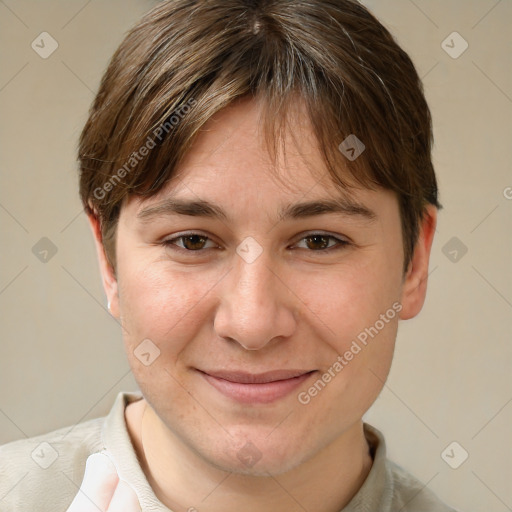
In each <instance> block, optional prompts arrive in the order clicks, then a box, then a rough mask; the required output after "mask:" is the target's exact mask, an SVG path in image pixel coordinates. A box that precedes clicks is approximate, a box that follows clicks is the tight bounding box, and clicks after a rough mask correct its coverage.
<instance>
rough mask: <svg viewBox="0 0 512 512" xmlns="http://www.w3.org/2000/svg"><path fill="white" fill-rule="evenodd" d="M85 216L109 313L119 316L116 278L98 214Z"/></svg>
mask: <svg viewBox="0 0 512 512" xmlns="http://www.w3.org/2000/svg"><path fill="white" fill-rule="evenodd" d="M87 218H88V220H89V225H90V226H91V230H92V234H93V237H94V243H95V245H96V253H97V255H98V262H99V265H100V273H101V278H102V281H103V289H104V290H105V294H106V296H107V300H108V302H109V304H110V313H111V314H112V316H114V317H115V318H119V295H118V288H117V278H116V275H115V271H114V269H113V268H112V265H111V264H110V263H109V261H108V259H107V255H106V254H105V248H104V247H103V238H102V235H101V227H100V221H99V218H98V216H97V215H96V214H95V213H88V214H87Z"/></svg>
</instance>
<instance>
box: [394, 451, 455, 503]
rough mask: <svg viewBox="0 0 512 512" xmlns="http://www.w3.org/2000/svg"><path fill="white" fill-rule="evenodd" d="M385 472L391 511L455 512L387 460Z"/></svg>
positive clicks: (424, 485) (404, 471)
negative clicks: (388, 484) (390, 494)
mask: <svg viewBox="0 0 512 512" xmlns="http://www.w3.org/2000/svg"><path fill="white" fill-rule="evenodd" d="M386 470H387V473H388V475H389V482H390V484H391V486H392V507H391V510H400V511H402V512H457V511H456V510H455V509H454V508H451V507H449V506H448V505H446V504H445V503H443V502H442V501H441V500H440V499H439V498H438V497H437V496H436V495H435V494H434V493H433V492H432V491H431V490H430V489H429V488H428V487H427V485H426V484H424V483H422V482H420V481H419V480H418V479H417V478H415V477H414V476H413V475H411V474H410V473H409V472H408V471H406V470H405V469H404V468H402V467H401V466H399V465H398V464H396V463H395V462H393V461H391V460H389V459H387V460H386Z"/></svg>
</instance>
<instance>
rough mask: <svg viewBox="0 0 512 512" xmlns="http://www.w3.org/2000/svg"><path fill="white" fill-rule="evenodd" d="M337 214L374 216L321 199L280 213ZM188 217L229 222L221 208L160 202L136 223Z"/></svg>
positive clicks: (349, 203)
mask: <svg viewBox="0 0 512 512" xmlns="http://www.w3.org/2000/svg"><path fill="white" fill-rule="evenodd" d="M324 214H340V215H345V216H349V217H360V218H362V219H363V220H366V221H368V222H371V221H373V220H375V219H376V218H377V214H376V213H375V212H374V211H373V210H371V209H370V208H368V207H366V206H365V205H363V204H361V203H358V202H357V201H354V200H353V199H349V198H345V197H344V198H338V199H322V200H316V201H307V202H303V203H296V204H291V205H287V206H286V207H284V208H283V209H281V211H280V213H279V218H280V219H281V220H289V219H304V218H308V217H313V216H316V215H324ZM173 215H187V216H190V217H207V218H213V219H221V220H228V215H227V214H226V212H225V211H224V210H223V209H222V208H221V207H220V206H217V205H215V204H213V203H210V202H209V201H205V200H186V199H174V198H169V199H165V200H163V201H162V202H160V203H158V204H156V205H154V206H149V207H147V208H144V209H143V210H141V211H140V212H139V213H138V214H137V219H139V220H140V221H141V222H143V223H147V222H149V221H150V220H152V219H154V218H157V217H169V216H173Z"/></svg>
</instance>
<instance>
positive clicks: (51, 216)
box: [0, 0, 512, 512]
mask: <svg viewBox="0 0 512 512" xmlns="http://www.w3.org/2000/svg"><path fill="white" fill-rule="evenodd" d="M365 3H366V4H367V5H368V6H369V7H370V8H372V10H373V11H374V12H375V14H376V15H377V17H379V18H380V19H381V20H382V21H383V22H384V24H385V25H386V26H387V27H388V28H389V29H390V30H391V31H392V32H393V33H394V34H395V35H396V37H397V38H398V40H399V42H400V43H401V44H402V45H403V47H404V48H405V49H406V51H408V52H409V53H410V55H411V57H412V58H413V61H414V62H415V63H416V65H417V68H418V70H419V73H420V75H421V76H422V77H424V84H425V90H426V95H427V99H428V101H429V103H430V105H431V109H432V113H433V118H434V125H435V138H436V145H435V152H434V161H435V166H436V169H437V173H438V177H439V182H440V189H441V202H442V203H443V205H444V209H443V210H442V212H441V214H440V218H439V225H438V230H437V235H436V240H435V243H434V247H433V254H432V262H431V277H430V283H429V294H428V298H427V302H426V305H425V307H424V310H423V311H422V313H421V315H420V316H419V317H418V318H416V319H414V320H411V321H408V322H405V323H403V324H401V327H400V332H399V337H398V344H397V351H396V359H395V362H394V366H393V369H392V372H391V375H390V378H389V380H388V382H387V385H386V387H385V388H384V391H383V393H382V395H381V397H380V398H379V399H378V400H377V402H376V404H375V405H374V407H373V408H372V409H371V410H370V411H369V413H368V414H367V417H366V419H367V421H369V422H371V423H372V424H374V425H375V426H377V427H378V428H380V429H382V430H383V431H384V433H385V434H386V438H387V441H388V444H389V453H390V457H391V458H393V459H394V460H395V461H396V462H398V463H399V464H401V465H403V466H404V467H406V468H407V469H409V470H410V471H412V472H413V473H414V474H415V475H416V476H417V477H418V478H420V479H421V480H422V481H423V482H425V483H428V486H429V487H430V488H432V489H433V490H434V491H435V492H436V493H437V494H438V495H439V496H440V497H442V498H443V499H444V500H446V501H447V502H449V503H450V504H452V505H454V506H456V507H458V508H460V509H461V510H464V511H469V510H471V511H482V512H483V511H485V512H488V511H489V510H492V511H494V512H501V511H506V510H511V509H512V487H511V486H510V482H511V481H512V463H511V460H512V441H511V436H510V425H511V423H512V379H511V377H510V374H511V371H510V370H511V367H512V343H511V339H512V336H511V335H512V322H511V318H512V242H511V240H512V237H511V233H512V188H507V187H512V172H511V168H512V144H511V135H512V134H511V131H512V73H511V60H510V48H511V47H512V37H511V30H510V26H511V22H512V2H510V1H509V0H502V1H496V0H473V1H468V0H415V1H414V2H413V1H412V0H367V1H366V2H365ZM153 4H154V2H152V1H150V0H128V1H127V0H123V1H122V0H109V1H101V0H93V1H86V0H67V1H64V0H47V1H41V0H39V1H35V0H33V1H29V0H4V1H0V34H1V36H0V37H1V47H0V48H1V49H0V52H1V53H0V54H1V64H0V70H1V71H0V73H1V75H0V108H1V116H2V117H1V127H0V144H1V148H0V149H1V153H0V154H1V157H0V158H1V160H0V161H1V174H0V232H1V243H0V258H1V260H0V262H1V264H0V312H1V313H0V314H1V323H0V336H1V345H0V444H2V443H5V442H8V441H11V440H14V439H19V438H23V437H25V436H33V435H36V434H40V433H44V432H48V431H50V430H53V429H56V428H58V427H61V426H65V425H71V424H74V423H77V422H80V421H84V420H86V419H90V418H93V417H98V416H102V415H104V414H106V413H107V411H108V410H109V409H110V407H111V405H112V402H113V400H114V397H115V395H116V394H117V393H118V392H119V391H121V390H132V389H136V384H135V382H134V380H133V378H132V376H131V373H130V371H129V367H128V364H127V362H126V358H125V355H124V352H123V349H122V344H121V333H120V329H119V326H118V325H117V324H116V322H115V321H114V320H113V319H112V318H111V317H110V316H109V314H108V313H107V311H106V308H105V299H104V295H103V291H102V288H101V283H100V279H99V274H98V271H97V263H96V261H95V253H94V247H93V243H92V237H91V235H90V233H89V229H88V226H87V224H86V219H85V215H84V214H83V213H81V207H80V203H79V200H78V195H77V174H76V164H75V150H76V142H77V138H78V135H79V133H80V130H81V128H82V126H83V123H84V122H85V119H86V113H87V110H88V107H89V105H90V103H91V101H92V99H93V94H94V91H95V90H96V89H97V86H98V83H99V80H100V77H101V75H102V72H103V70H104V69H105V66H106V64H107V61H108V59H109V58H110V56H111V54H112V53H113V51H114V50H115V48H116V47H117V45H118V44H119V42H120V41H121V38H122V35H123V33H124V32H125V31H126V30H127V29H128V28H129V27H130V26H131V25H132V24H133V22H135V21H136V20H137V19H138V18H139V16H140V15H141V14H142V13H143V12H145V11H146V10H147V9H148V8H150V7H151V6H152V5H153ZM43 31H46V32H49V33H50V34H51V35H52V36H53V37H54V38H55V39H56V40H57V41H58V44H59V47H58V49H57V50H56V51H55V53H53V54H52V55H51V56H50V57H49V58H48V59H46V60H45V59H42V58H41V57H40V56H39V55H38V54H37V53H35V51H33V50H32V48H31V42H32V41H33V40H34V39H35V38H36V36H38V35H39V34H40V33H41V32H43ZM453 31H457V32H459V33H460V34H461V36H462V37H463V38H464V39H465V40H466V41H467V42H468V43H469V48H468V49H467V50H466V51H465V52H464V53H463V54H462V55H461V56H460V57H458V58H457V59H453V58H451V57H450V56H449V55H448V54H447V53H446V52H445V51H444V50H443V48H442V46H441V43H442V41H443V40H444V39H445V38H446V37H447V36H448V35H449V34H451V33H452V32H453ZM450 44H451V43H450ZM457 45H459V43H456V45H455V49H457V48H460V46H457ZM506 196H508V197H509V199H507V197H506ZM42 237H47V238H49V239H50V240H51V241H52V242H53V244H55V246H56V247H57V253H56V254H55V255H54V256H53V257H51V258H50V259H49V261H48V262H47V263H43V262H41V261H39V260H38V259H37V258H36V256H35V255H34V254H33V252H32V247H33V246H34V245H35V244H36V243H37V242H38V241H39V240H40V239H41V238H42ZM452 237H457V238H458V240H459V241H460V242H458V243H459V244H460V243H462V244H464V246H466V247H467V253H466V254H465V255H464V256H462V257H461V256H460V254H461V253H460V250H459V253H458V254H459V260H458V261H456V262H453V261H451V260H450V259H449V258H448V257H447V256H446V255H445V253H447V254H448V256H450V254H449V251H451V250H453V247H451V246H450V245H448V246H447V247H445V246H446V244H447V243H448V242H449V240H450V239H451V238H452ZM443 248H444V252H443ZM452 441H457V442H458V443H459V444H460V445H461V446H462V447H463V448H464V449H465V450H466V451H467V452H468V453H469V458H468V459H467V461H466V462H464V463H463V464H462V465H461V466H460V467H459V468H458V469H452V468H451V467H449V466H448V465H447V464H446V463H445V461H444V460H443V459H442V457H441V453H442V452H443V450H444V449H445V448H446V447H447V446H448V445H449V444H450V443H451V442H452ZM457 450H459V451H457ZM459 453H460V449H459V448H457V449H456V450H455V451H454V452H453V455H454V457H452V459H453V458H455V459H456V458H457V457H459ZM450 454H451V452H450ZM0 498H1V497H0Z"/></svg>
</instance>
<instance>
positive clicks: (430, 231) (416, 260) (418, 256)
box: [400, 205, 437, 320]
mask: <svg viewBox="0 0 512 512" xmlns="http://www.w3.org/2000/svg"><path fill="white" fill-rule="evenodd" d="M436 224H437V208H436V207H435V206H433V205H429V206H427V208H426V211H425V214H424V216H423V219H422V221H421V225H420V232H419V236H418V241H417V242H416V246H415V248H414V253H413V257H412V260H411V262H410V263H409V268H408V269H407V273H406V275H405V277H404V282H403V286H402V298H401V304H402V310H401V311H400V318H401V319H402V320H408V319H409V318H413V317H415V316H416V315H417V314H418V313H419V312H420V311H421V308H422V307H423V303H424V302H425V296H426V294H427V279H428V262H429V258H430V250H431V248H432V241H433V240H434V233H435V230H436Z"/></svg>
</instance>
